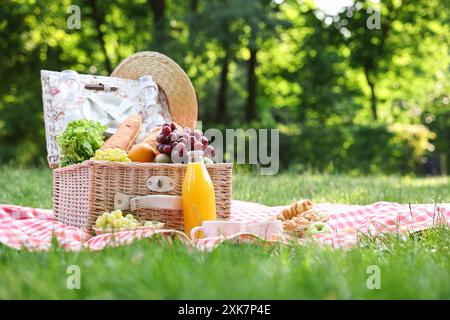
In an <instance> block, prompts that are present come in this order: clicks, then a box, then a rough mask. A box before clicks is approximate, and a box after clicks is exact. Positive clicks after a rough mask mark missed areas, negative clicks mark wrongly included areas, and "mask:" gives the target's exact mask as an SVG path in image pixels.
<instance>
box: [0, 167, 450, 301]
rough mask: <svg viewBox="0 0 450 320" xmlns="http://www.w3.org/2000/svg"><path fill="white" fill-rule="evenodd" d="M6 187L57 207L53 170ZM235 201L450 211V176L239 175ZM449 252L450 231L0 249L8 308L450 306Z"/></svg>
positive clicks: (18, 197)
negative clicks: (85, 304)
mask: <svg viewBox="0 0 450 320" xmlns="http://www.w3.org/2000/svg"><path fill="white" fill-rule="evenodd" d="M0 185H1V186H2V187H1V188H0V190H1V192H0V203H14V204H20V205H26V206H33V207H45V208H50V207H51V172H50V170H47V169H27V170H20V169H12V168H6V167H3V168H1V169H0ZM233 197H234V199H240V200H248V201H256V202H261V203H264V204H268V205H279V204H286V203H289V202H291V201H293V200H295V199H298V198H310V199H312V200H313V201H314V202H316V203H321V202H340V203H353V204H367V203H371V202H375V201H379V200H384V201H397V202H403V203H408V202H411V203H424V202H427V203H434V202H450V182H449V180H448V178H445V177H440V178H409V177H403V178H400V177H384V176H379V177H375V176H371V177H362V178H354V177H348V176H345V175H335V176H333V175H320V174H305V175H299V174H294V173H283V174H279V175H277V176H275V177H261V176H256V175H236V176H235V178H234V182H233ZM449 246H450V233H449V231H448V229H444V230H435V231H432V232H429V233H426V234H425V235H423V236H422V237H411V238H410V239H408V240H406V241H404V240H398V239H395V238H394V239H391V240H386V241H385V242H384V244H381V245H380V244H378V245H375V244H374V245H366V246H362V245H361V246H360V247H356V248H354V249H351V250H348V251H343V250H331V249H327V248H321V247H317V246H313V245H310V246H303V247H301V246H296V247H283V248H280V247H276V248H267V247H262V246H255V245H232V244H226V245H223V246H221V247H219V248H217V249H216V250H214V251H213V252H211V253H201V252H196V251H191V250H188V249H186V248H185V247H184V246H183V245H180V244H177V243H175V244H174V245H169V244H167V243H164V242H158V241H148V240H145V241H141V242H139V243H135V244H133V245H131V246H126V247H121V248H114V249H113V248H111V249H107V250H105V251H102V252H96V253H90V252H81V253H66V252H63V251H61V250H58V249H54V250H52V251H51V252H48V253H29V252H25V251H15V250H13V249H9V248H7V247H5V246H1V245H0V275H1V276H0V299H9V298H25V299H28V298H39V299H41V298H43V299H57V298H64V299H66V298H90V299H92V298H101V299H103V298H126V299H128V298H138V299H154V298H174V299H177V298H193V299H195V298H219V299H220V298H225V299H230V298H237V299H239V298H268V299H270V298H272V299H282V298H291V299H305V298H317V299H345V298H394V299H400V298H412V299H415V298H417V299H431V298H437V299H450V286H449V283H450V276H449V270H450V258H449ZM69 265H78V266H79V267H80V268H81V274H82V275H81V289H80V290H69V289H67V287H66V280H67V277H68V274H67V273H66V270H67V267H68V266H69ZM371 265H377V266H379V267H380V271H381V289H380V290H369V289H368V288H367V284H366V282H367V278H368V277H369V275H368V274H367V268H368V267H369V266H371Z"/></svg>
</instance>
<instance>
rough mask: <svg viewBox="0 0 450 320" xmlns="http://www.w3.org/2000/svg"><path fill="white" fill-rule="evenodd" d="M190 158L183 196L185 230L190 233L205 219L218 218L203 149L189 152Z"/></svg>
mask: <svg viewBox="0 0 450 320" xmlns="http://www.w3.org/2000/svg"><path fill="white" fill-rule="evenodd" d="M188 158H189V162H188V164H187V170H186V175H185V176H184V181H183V189H182V193H181V197H182V206H183V216H184V230H185V232H186V234H187V235H190V234H191V230H192V229H193V228H194V227H197V226H200V225H201V224H202V222H203V221H206V220H216V199H215V195H214V186H213V183H212V181H211V178H210V177H209V174H208V171H207V170H206V167H205V164H204V163H203V151H201V150H196V151H191V152H188ZM199 238H201V235H199Z"/></svg>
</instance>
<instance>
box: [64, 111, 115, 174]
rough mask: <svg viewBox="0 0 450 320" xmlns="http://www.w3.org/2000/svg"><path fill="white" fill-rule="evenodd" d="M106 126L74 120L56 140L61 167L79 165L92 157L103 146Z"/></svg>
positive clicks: (84, 120) (88, 121)
mask: <svg viewBox="0 0 450 320" xmlns="http://www.w3.org/2000/svg"><path fill="white" fill-rule="evenodd" d="M107 128H108V127H107V126H103V125H101V124H100V123H99V122H97V121H93V120H86V119H83V120H74V121H71V122H69V124H68V125H67V128H66V130H64V132H63V133H62V134H60V135H59V136H58V137H57V138H56V140H57V142H58V144H59V147H60V151H61V152H60V153H61V157H60V165H61V166H62V167H65V166H68V165H71V164H75V163H80V162H83V161H84V160H88V159H90V158H91V157H93V156H94V153H95V150H97V149H99V148H100V147H101V146H102V144H103V134H104V132H105V130H106V129H107Z"/></svg>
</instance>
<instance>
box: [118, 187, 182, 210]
mask: <svg viewBox="0 0 450 320" xmlns="http://www.w3.org/2000/svg"><path fill="white" fill-rule="evenodd" d="M114 209H115V210H131V211H137V210H139V209H153V210H181V197H180V196H170V195H154V194H152V195H147V196H135V195H129V194H124V193H120V192H117V193H116V194H115V196H114Z"/></svg>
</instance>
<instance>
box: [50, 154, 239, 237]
mask: <svg viewBox="0 0 450 320" xmlns="http://www.w3.org/2000/svg"><path fill="white" fill-rule="evenodd" d="M206 168H207V170H208V173H209V175H210V177H211V180H212V182H213V184H214V191H215V196H216V211H217V218H218V219H228V218H229V216H230V214H231V198H232V190H231V187H232V184H231V180H232V164H229V163H221V164H211V165H207V166H206ZM185 172H186V165H182V164H160V163H137V162H123V163H121V162H108V161H85V162H83V163H81V164H77V165H72V166H68V167H65V168H60V169H55V170H53V181H54V183H53V187H54V189H53V193H54V194H53V210H54V213H55V216H56V218H57V220H58V221H60V222H62V223H64V224H67V225H70V226H74V227H77V228H82V229H86V230H89V231H91V232H92V226H93V225H94V223H95V219H96V218H97V216H99V215H100V214H101V213H102V212H105V211H111V210H113V209H114V195H115V194H116V192H121V193H125V194H129V195H149V194H167V195H178V196H180V195H181V188H182V184H183V179H184V175H185ZM152 176H168V177H171V178H173V179H174V180H175V186H174V188H173V190H172V191H170V192H166V193H158V192H153V191H151V190H149V189H148V187H147V185H146V182H147V180H148V179H149V178H150V177H152ZM125 213H131V214H133V215H135V216H137V217H139V218H140V219H141V220H158V221H161V222H164V223H165V224H166V227H168V228H171V229H177V230H180V231H183V213H182V211H181V210H173V211H169V210H157V211H155V210H149V209H140V210H138V211H133V212H131V211H125Z"/></svg>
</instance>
